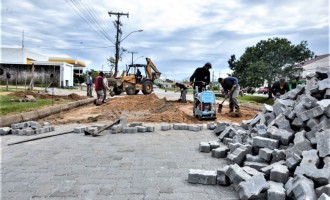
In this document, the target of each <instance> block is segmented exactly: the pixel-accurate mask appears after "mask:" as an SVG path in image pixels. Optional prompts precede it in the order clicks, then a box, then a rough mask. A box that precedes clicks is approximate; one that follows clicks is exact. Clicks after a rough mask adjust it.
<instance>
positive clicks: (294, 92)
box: [286, 85, 305, 100]
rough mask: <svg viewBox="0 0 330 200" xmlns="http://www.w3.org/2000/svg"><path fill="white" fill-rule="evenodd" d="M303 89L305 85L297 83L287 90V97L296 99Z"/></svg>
mask: <svg viewBox="0 0 330 200" xmlns="http://www.w3.org/2000/svg"><path fill="white" fill-rule="evenodd" d="M304 91H305V87H304V86H302V85H297V87H296V88H295V89H293V90H290V91H289V92H287V93H286V94H287V97H288V99H292V100H296V99H297V97H298V95H301V94H302V93H303V92H304Z"/></svg>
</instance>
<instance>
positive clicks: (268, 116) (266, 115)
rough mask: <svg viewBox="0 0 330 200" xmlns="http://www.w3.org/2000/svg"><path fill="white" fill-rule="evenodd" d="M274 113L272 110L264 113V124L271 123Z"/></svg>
mask: <svg viewBox="0 0 330 200" xmlns="http://www.w3.org/2000/svg"><path fill="white" fill-rule="evenodd" d="M275 117H276V116H275V113H274V112H272V113H266V114H265V120H266V124H267V125H268V124H270V123H272V121H273V120H274V119H275Z"/></svg>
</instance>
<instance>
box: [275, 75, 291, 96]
mask: <svg viewBox="0 0 330 200" xmlns="http://www.w3.org/2000/svg"><path fill="white" fill-rule="evenodd" d="M289 90H290V89H289V85H288V83H287V82H285V79H284V78H281V79H280V80H279V81H276V82H275V83H274V84H273V86H272V88H271V92H272V94H273V95H274V97H275V98H279V97H280V96H281V95H282V94H284V93H286V92H288V91H289Z"/></svg>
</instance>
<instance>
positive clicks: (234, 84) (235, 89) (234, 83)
mask: <svg viewBox="0 0 330 200" xmlns="http://www.w3.org/2000/svg"><path fill="white" fill-rule="evenodd" d="M218 82H219V83H220V84H221V86H222V88H223V90H224V93H225V98H228V97H229V112H234V107H235V109H236V110H235V112H239V111H240V107H239V104H238V100H237V97H238V94H239V91H240V87H239V84H238V79H237V78H236V77H232V76H229V77H227V78H219V79H218Z"/></svg>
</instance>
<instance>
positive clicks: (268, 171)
mask: <svg viewBox="0 0 330 200" xmlns="http://www.w3.org/2000/svg"><path fill="white" fill-rule="evenodd" d="M275 165H285V161H284V160H281V161H278V162H276V163H272V164H270V165H268V166H265V167H263V168H261V169H260V171H261V172H262V173H264V174H265V175H266V177H269V176H270V171H271V170H272V169H273V167H274V166H275Z"/></svg>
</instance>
